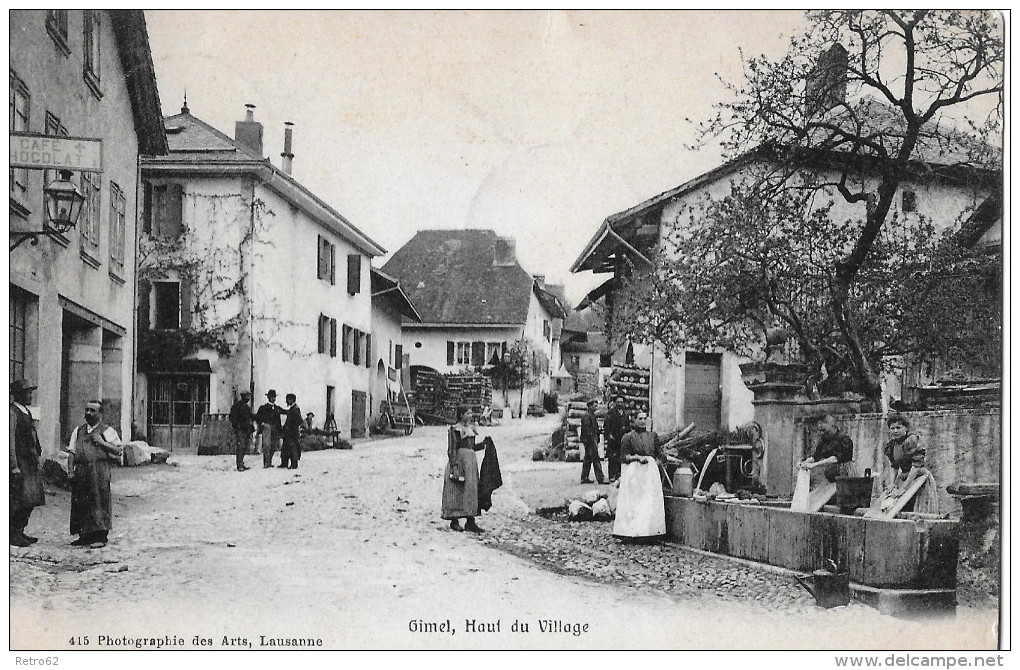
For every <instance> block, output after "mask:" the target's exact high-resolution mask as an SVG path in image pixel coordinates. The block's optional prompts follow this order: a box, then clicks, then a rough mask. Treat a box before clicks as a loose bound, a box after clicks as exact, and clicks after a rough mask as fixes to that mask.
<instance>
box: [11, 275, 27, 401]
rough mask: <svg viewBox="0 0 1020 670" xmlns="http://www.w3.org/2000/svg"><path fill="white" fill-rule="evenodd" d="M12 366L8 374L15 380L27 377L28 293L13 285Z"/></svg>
mask: <svg viewBox="0 0 1020 670" xmlns="http://www.w3.org/2000/svg"><path fill="white" fill-rule="evenodd" d="M10 311H11V320H10V331H9V336H10V343H11V355H10V366H9V367H8V370H7V374H8V375H9V378H10V379H11V380H12V381H13V380H15V379H24V378H25V356H26V350H27V346H26V343H27V341H28V329H27V325H28V295H27V294H26V293H25V292H24V291H21V290H19V289H17V288H15V287H14V285H13V284H12V285H11V295H10Z"/></svg>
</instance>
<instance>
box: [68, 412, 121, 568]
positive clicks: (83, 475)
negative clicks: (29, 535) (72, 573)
mask: <svg viewBox="0 0 1020 670" xmlns="http://www.w3.org/2000/svg"><path fill="white" fill-rule="evenodd" d="M67 451H68V457H67V474H68V476H69V477H70V478H71V534H72V535H77V536H78V539H77V540H75V541H74V542H72V543H71V544H72V545H74V546H76V547H88V548H90V549H99V548H101V547H105V546H106V542H107V538H108V535H109V533H110V529H111V528H112V527H113V505H112V500H111V498H110V463H111V462H115V463H119V462H120V459H121V455H122V453H123V450H122V448H121V444H120V437H119V436H118V435H117V431H116V430H114V429H113V428H111V427H110V426H107V425H106V424H105V423H104V422H103V404H102V403H101V402H100V401H98V400H90V401H88V402H87V403H85V423H83V424H81V425H80V426H78V427H77V428H75V429H74V431H73V432H72V433H71V440H70V442H69V443H68V445H67Z"/></svg>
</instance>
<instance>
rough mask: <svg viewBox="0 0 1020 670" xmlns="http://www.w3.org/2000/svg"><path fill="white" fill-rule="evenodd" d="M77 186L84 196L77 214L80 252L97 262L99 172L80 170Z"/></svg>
mask: <svg viewBox="0 0 1020 670" xmlns="http://www.w3.org/2000/svg"><path fill="white" fill-rule="evenodd" d="M79 174H80V177H79V188H80V189H81V194H82V195H83V196H85V202H84V203H82V206H81V214H79V215H78V229H79V230H81V251H82V254H85V255H87V256H89V257H90V258H91V259H93V260H94V261H96V263H97V264H98V262H99V173H97V172H80V173H79Z"/></svg>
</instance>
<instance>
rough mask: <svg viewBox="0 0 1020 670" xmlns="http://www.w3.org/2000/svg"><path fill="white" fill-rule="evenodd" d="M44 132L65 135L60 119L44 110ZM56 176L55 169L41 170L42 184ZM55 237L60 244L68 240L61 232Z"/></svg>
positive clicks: (46, 223)
mask: <svg viewBox="0 0 1020 670" xmlns="http://www.w3.org/2000/svg"><path fill="white" fill-rule="evenodd" d="M45 132H46V134H47V135H63V136H66V135H67V128H65V127H64V124H62V123H61V122H60V119H59V118H58V117H57V116H56V115H55V114H53V113H52V112H46V128H45ZM57 176H58V175H57V171H56V170H43V185H46V184H49V183H50V182H52V181H53V180H54V179H56V178H57ZM45 197H46V196H45V194H43V199H44V200H45ZM43 209H45V203H44V205H43ZM44 218H45V217H44ZM43 225H45V226H46V227H49V221H48V220H47V221H46V222H45V223H44V224H43ZM55 239H57V240H58V241H59V242H60V243H61V244H64V245H66V244H67V241H68V240H67V237H65V236H64V235H63V234H61V235H60V237H58V238H55Z"/></svg>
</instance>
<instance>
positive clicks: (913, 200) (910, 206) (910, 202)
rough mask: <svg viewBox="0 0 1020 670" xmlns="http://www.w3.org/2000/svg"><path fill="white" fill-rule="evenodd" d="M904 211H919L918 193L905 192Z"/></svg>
mask: <svg viewBox="0 0 1020 670" xmlns="http://www.w3.org/2000/svg"><path fill="white" fill-rule="evenodd" d="M903 211H904V212H916V211H917V193H915V192H914V191H903Z"/></svg>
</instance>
